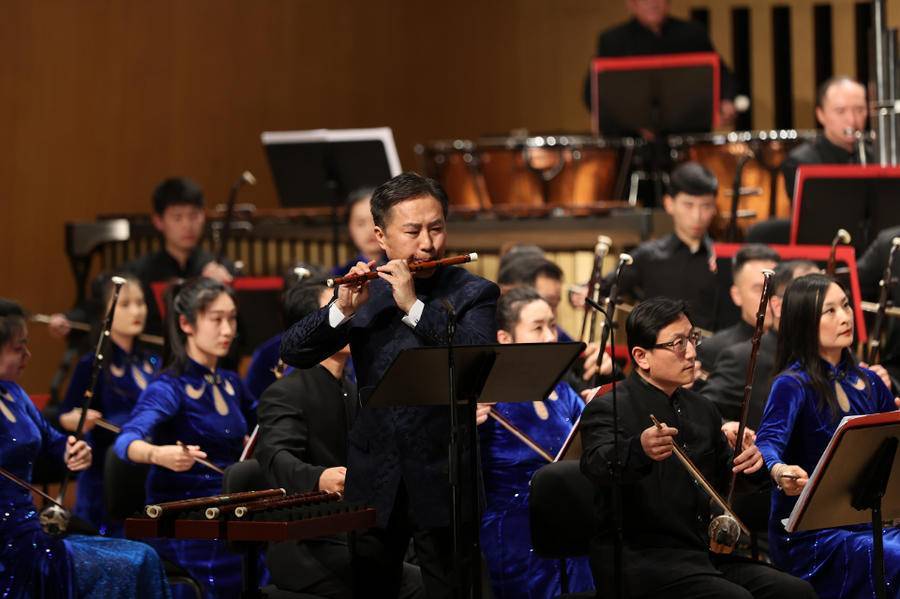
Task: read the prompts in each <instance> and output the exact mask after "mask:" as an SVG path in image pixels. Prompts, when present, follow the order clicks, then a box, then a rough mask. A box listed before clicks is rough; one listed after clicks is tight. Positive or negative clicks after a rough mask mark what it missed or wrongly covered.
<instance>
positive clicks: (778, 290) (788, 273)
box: [772, 260, 819, 297]
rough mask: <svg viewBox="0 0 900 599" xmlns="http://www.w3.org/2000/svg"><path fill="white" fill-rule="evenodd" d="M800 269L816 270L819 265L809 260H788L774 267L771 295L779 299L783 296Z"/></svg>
mask: <svg viewBox="0 0 900 599" xmlns="http://www.w3.org/2000/svg"><path fill="white" fill-rule="evenodd" d="M802 267H806V268H809V269H817V268H819V265H818V264H816V263H815V262H813V261H811V260H788V261H787V262H782V263H780V264H779V265H778V266H776V267H775V276H774V277H772V294H773V295H777V296H779V297H780V296H782V295H784V291H785V289H787V286H788V285H789V284H790V283H791V281H793V280H794V279H795V278H797V276H796V274H795V273H796V272H797V270H798V269H800V268H802Z"/></svg>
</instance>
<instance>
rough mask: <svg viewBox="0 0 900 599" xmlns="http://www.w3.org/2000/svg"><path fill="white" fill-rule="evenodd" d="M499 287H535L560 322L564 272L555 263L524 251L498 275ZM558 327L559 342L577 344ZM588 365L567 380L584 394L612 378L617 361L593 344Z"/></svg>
mask: <svg viewBox="0 0 900 599" xmlns="http://www.w3.org/2000/svg"><path fill="white" fill-rule="evenodd" d="M497 285H499V286H500V292H501V293H504V294H505V293H506V292H507V291H509V290H510V289H513V288H516V287H520V286H525V287H530V288H533V289H534V290H535V291H537V293H538V295H540V296H541V298H543V300H544V301H545V302H547V304H548V305H549V306H550V310H552V311H553V319H554V321H555V320H556V316H557V310H558V309H559V302H560V296H561V295H562V286H563V272H562V269H561V268H560V267H559V266H557V265H556V263H554V262H553V261H552V260H548V259H547V258H544V257H541V256H537V255H535V254H534V253H532V250H528V251H522V252H520V253H519V257H517V258H512V259H508V260H506V264H504V265H503V266H502V268H501V269H500V271H499V273H498V274H497ZM555 326H556V335H557V341H564V342H565V341H573V339H572V337H570V336H569V334H568V333H566V332H565V331H564V330H563V329H562V327H560V326H559V325H558V324H557V325H555ZM584 356H585V359H584V364H583V366H582V367H581V368H580V369H579V372H577V373H575V372H574V371H570V372H569V373H568V374H567V375H566V381H567V382H568V383H569V384H571V385H572V386H573V387H575V389H576V390H577V391H583V390H584V389H585V388H587V387H590V386H592V384H593V383H596V382H597V381H596V380H595V378H596V377H597V376H600V377H609V376H610V375H611V374H612V372H613V361H612V358H611V357H610V356H609V354H607V353H604V354H603V359H602V360H599V362H600V363H599V364H598V359H599V358H600V344H599V343H597V342H593V343H589V344H588V347H587V348H586V349H585V351H584Z"/></svg>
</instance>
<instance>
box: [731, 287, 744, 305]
mask: <svg viewBox="0 0 900 599" xmlns="http://www.w3.org/2000/svg"><path fill="white" fill-rule="evenodd" d="M728 294H729V295H731V301H732V302H734V305H735V306H737V307H738V308H740V307H741V294H740V293H738V288H737V285H732V286H731V287H729V289H728Z"/></svg>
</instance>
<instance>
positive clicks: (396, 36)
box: [0, 0, 900, 391]
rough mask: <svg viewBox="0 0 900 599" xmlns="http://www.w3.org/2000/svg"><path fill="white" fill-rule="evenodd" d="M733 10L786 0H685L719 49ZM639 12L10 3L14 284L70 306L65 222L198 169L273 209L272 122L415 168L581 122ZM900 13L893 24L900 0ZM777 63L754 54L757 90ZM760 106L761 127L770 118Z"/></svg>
mask: <svg viewBox="0 0 900 599" xmlns="http://www.w3.org/2000/svg"><path fill="white" fill-rule="evenodd" d="M833 1H834V2H835V3H837V4H839V8H838V12H836V13H835V19H834V27H835V38H836V39H839V38H840V39H841V44H842V46H841V48H842V49H841V50H840V51H838V50H837V49H836V52H835V64H836V66H840V65H843V64H844V54H843V53H842V52H843V48H844V47H845V44H846V43H852V36H849V35H846V36H845V35H843V34H844V33H849V32H852V31H853V30H852V28H849V29H848V28H847V26H846V24H845V23H844V21H843V20H842V19H841V18H839V17H838V15H839V14H840V15H843V14H848V15H852V7H850V8H845V7H844V4H845V3H846V1H848V0H833ZM734 4H742V5H753V6H754V7H755V6H757V5H760V6H762V5H769V4H771V2H763V1H762V0H702V1H701V0H673V2H672V5H673V9H674V10H676V12H680V13H682V14H683V13H685V12H686V11H687V10H688V9H689V7H693V6H704V5H705V6H708V7H710V10H711V11H712V13H711V14H712V16H711V20H710V22H711V27H713V29H714V30H713V37H714V39H716V40H721V41H722V44H723V46H725V45H726V44H727V37H728V35H729V34H728V33H727V32H723V30H722V27H727V26H729V23H730V19H729V18H728V17H727V16H722V14H720V13H719V12H718V11H720V10H723V9H724V8H725V7H727V6H731V5H734ZM808 4H809V1H808V0H804V5H808ZM624 14H625V8H624V2H623V1H620V0H552V1H548V0H488V1H485V0H458V1H456V2H437V1H424V2H423V1H421V0H418V1H415V0H345V1H343V2H322V1H319V0H264V1H261V0H188V1H185V0H129V1H125V2H123V1H121V0H78V1H76V0H42V1H41V2H35V1H33V0H7V1H6V2H4V3H3V19H2V20H0V56H2V60H0V134H2V143H0V181H2V182H3V183H2V187H0V296H9V297H15V298H18V299H20V300H22V301H23V302H24V303H25V304H26V305H27V307H28V308H30V309H32V310H36V311H52V310H57V309H61V308H65V307H67V306H68V305H69V304H70V303H71V301H72V299H73V285H72V283H71V274H70V271H69V267H68V264H67V263H66V261H65V257H64V254H63V223H64V222H66V221H71V220H78V219H92V218H93V217H94V215H96V214H97V213H100V212H139V211H140V212H143V211H146V210H147V206H148V201H149V194H150V191H151V190H152V188H153V186H154V184H155V183H156V182H157V181H158V180H160V179H161V178H162V177H164V176H167V175H171V174H187V175H190V176H192V177H194V178H196V179H197V180H198V181H199V182H200V183H201V185H203V187H204V188H205V189H206V191H207V195H208V197H209V198H210V200H211V201H214V202H219V201H222V200H223V199H224V197H225V194H226V193H227V188H228V186H229V185H230V183H231V182H232V180H233V179H234V178H235V177H236V176H237V175H238V174H239V173H240V171H241V170H242V169H245V168H249V169H251V170H252V171H254V172H255V173H256V174H257V175H258V176H259V179H260V185H259V186H258V187H256V188H253V189H250V190H246V192H245V194H244V196H243V199H245V200H248V201H254V202H256V203H257V204H258V205H260V206H273V205H275V202H276V200H275V197H274V191H273V186H272V182H271V179H270V177H269V174H268V169H267V167H266V164H265V159H264V156H263V153H262V151H261V147H260V144H259V133H260V132H261V131H263V130H267V129H293V128H296V129H304V128H316V127H365V126H379V125H390V126H391V127H393V128H394V132H395V136H396V139H397V143H398V147H399V149H400V154H401V160H402V162H403V164H404V166H406V167H408V168H414V167H415V166H416V165H415V160H414V156H413V152H412V146H413V145H414V144H415V143H416V142H420V141H425V140H429V139H435V138H441V137H475V136H478V135H481V134H484V133H492V132H493V133H496V132H504V131H508V130H510V129H512V128H517V127H527V128H530V129H531V130H544V131H547V130H570V131H571V130H576V131H578V130H585V129H587V128H588V115H587V111H586V110H585V109H584V107H583V106H582V103H581V85H582V78H583V76H584V73H585V70H586V68H587V64H588V59H589V57H590V56H591V54H592V52H593V49H594V45H595V40H596V36H597V33H598V31H600V30H602V29H604V28H605V27H607V26H609V25H610V24H612V23H615V22H617V21H620V20H622V19H623V17H624ZM889 14H890V16H891V20H892V22H893V23H894V24H895V25H896V23H897V20H898V18H900V0H891V2H890V6H889ZM755 24H756V21H755V20H754V25H755ZM839 32H840V33H841V35H839ZM763 34H764V28H760V29H757V28H756V27H754V35H763ZM842 36H843V37H842ZM755 43H759V42H758V40H756V41H755ZM754 47H755V48H756V52H759V53H760V56H762V57H764V56H765V49H764V47H762V46H756V45H755V46H754ZM797 51H798V52H799V51H803V50H801V49H797ZM847 64H849V65H852V64H853V63H852V62H848V63H847ZM761 69H762V70H761ZM767 69H770V66H769V65H767V64H766V63H765V61H763V62H762V63H761V64H757V63H756V62H755V63H754V77H755V78H756V77H758V78H759V80H760V82H761V83H760V85H762V82H765V81H766V80H767V78H768V80H771V75H770V74H769V75H767ZM623 93H627V90H623ZM761 105H762V107H759V105H755V106H754V111H757V110H758V111H759V112H758V113H757V112H755V114H756V115H757V125H758V126H760V127H767V126H770V125H769V124H768V123H766V115H767V114H770V111H771V107H769V108H768V109H767V108H766V103H765V101H761ZM767 110H768V111H769V112H768V113H767ZM32 337H33V339H34V343H33V346H34V350H35V353H36V355H37V358H39V359H36V360H35V363H34V365H33V367H32V368H31V369H30V372H29V374H28V376H27V377H26V380H25V382H26V384H27V386H28V387H29V388H31V389H33V390H36V391H40V390H44V389H46V381H47V377H48V375H49V372H50V371H51V370H52V366H53V364H54V362H55V360H56V359H57V356H58V354H59V351H60V349H61V344H60V343H59V342H56V341H52V340H50V339H49V338H48V337H47V335H46V333H45V331H43V330H39V329H37V330H34V332H33V335H32Z"/></svg>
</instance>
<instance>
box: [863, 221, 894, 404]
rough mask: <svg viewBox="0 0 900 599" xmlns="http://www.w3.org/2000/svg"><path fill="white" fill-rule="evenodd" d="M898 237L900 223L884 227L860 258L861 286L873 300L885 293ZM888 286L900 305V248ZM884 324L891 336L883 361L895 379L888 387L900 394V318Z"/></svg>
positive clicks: (882, 353) (867, 296)
mask: <svg viewBox="0 0 900 599" xmlns="http://www.w3.org/2000/svg"><path fill="white" fill-rule="evenodd" d="M895 237H900V227H890V228H888V229H885V230H883V231H881V232H880V233H879V234H878V237H876V238H875V241H873V242H872V244H871V245H870V246H869V247H868V248H867V249H866V251H865V253H864V254H863V255H862V258H860V259H859V290H860V293H862V296H863V298H865V299H867V300H869V301H873V302H877V301H878V297H879V295H880V293H881V285H880V284H879V283H880V281H881V279H882V278H884V269H885V268H887V263H888V255H889V254H890V251H891V245H892V242H893V239H894V238H895ZM888 289H889V290H890V292H889V293H888V301H889V302H891V305H892V306H895V307H897V306H900V250H898V253H897V254H894V263H893V265H892V269H891V281H890V282H889V284H888ZM884 324H885V331H886V333H887V336H886V338H885V342H884V345H882V350H881V365H882V366H884V367H885V369H886V370H887V372H888V373H889V374H890V376H891V379H893V380H892V383H891V385H888V387H889V388H891V389H892V390H893V392H894V393H895V394H900V319H898V318H890V317H888V318H887V320H886V321H885V323H884ZM882 378H884V377H882Z"/></svg>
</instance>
